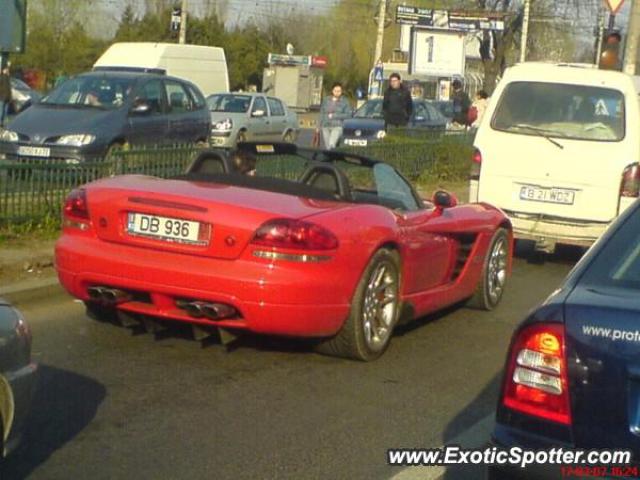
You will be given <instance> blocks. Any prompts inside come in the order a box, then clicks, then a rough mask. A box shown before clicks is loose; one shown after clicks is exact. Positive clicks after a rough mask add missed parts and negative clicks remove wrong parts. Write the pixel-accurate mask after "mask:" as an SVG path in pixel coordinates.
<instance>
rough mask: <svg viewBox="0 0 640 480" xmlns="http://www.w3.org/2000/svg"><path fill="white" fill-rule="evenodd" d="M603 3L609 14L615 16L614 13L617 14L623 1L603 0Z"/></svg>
mask: <svg viewBox="0 0 640 480" xmlns="http://www.w3.org/2000/svg"><path fill="white" fill-rule="evenodd" d="M604 3H606V4H607V8H608V9H609V11H610V12H611V14H612V15H615V14H616V13H618V10H620V7H621V6H622V4H623V3H624V0H604Z"/></svg>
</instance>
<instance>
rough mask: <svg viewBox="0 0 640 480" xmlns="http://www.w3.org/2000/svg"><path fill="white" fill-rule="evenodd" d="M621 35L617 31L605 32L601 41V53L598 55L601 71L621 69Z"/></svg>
mask: <svg viewBox="0 0 640 480" xmlns="http://www.w3.org/2000/svg"><path fill="white" fill-rule="evenodd" d="M621 43H622V35H620V32H618V31H610V32H607V33H606V34H605V36H604V38H603V39H602V53H601V54H600V61H599V65H598V66H599V67H600V68H601V69H603V70H620V69H621V65H622V62H621V58H620V56H621V53H622V52H621V51H620V50H621V47H620V44H621Z"/></svg>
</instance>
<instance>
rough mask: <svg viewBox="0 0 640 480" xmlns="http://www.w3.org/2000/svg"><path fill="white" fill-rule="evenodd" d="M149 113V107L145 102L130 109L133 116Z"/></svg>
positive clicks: (138, 103)
mask: <svg viewBox="0 0 640 480" xmlns="http://www.w3.org/2000/svg"><path fill="white" fill-rule="evenodd" d="M150 112H151V105H149V104H148V103H147V102H137V103H135V104H134V105H133V107H132V108H131V113H132V114H133V115H146V114H148V113H150Z"/></svg>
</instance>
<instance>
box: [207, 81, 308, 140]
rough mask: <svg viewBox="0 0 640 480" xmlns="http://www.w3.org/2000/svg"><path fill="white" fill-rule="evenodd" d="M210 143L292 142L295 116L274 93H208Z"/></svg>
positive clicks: (294, 134) (295, 132)
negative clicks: (269, 94)
mask: <svg viewBox="0 0 640 480" xmlns="http://www.w3.org/2000/svg"><path fill="white" fill-rule="evenodd" d="M207 105H208V106H209V110H210V111H211V144H212V145H213V146H216V147H233V146H235V145H236V144H237V143H238V142H245V141H254V142H259V141H268V142H274V141H285V142H292V143H293V142H295V140H296V137H297V135H298V116H297V115H296V114H295V113H294V112H292V111H291V110H289V109H288V108H287V106H286V105H285V104H284V103H283V102H282V101H281V100H280V99H277V98H274V97H269V96H266V95H263V94H261V93H221V94H215V95H211V96H209V97H207Z"/></svg>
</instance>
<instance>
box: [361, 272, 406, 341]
mask: <svg viewBox="0 0 640 480" xmlns="http://www.w3.org/2000/svg"><path fill="white" fill-rule="evenodd" d="M397 310H398V271H397V269H396V267H395V266H394V265H393V264H392V263H391V262H389V261H383V262H380V263H379V264H378V265H377V266H376V268H375V269H374V270H373V272H372V274H371V276H370V277H369V280H368V282H367V287H366V289H365V292H364V301H363V304H362V326H363V329H364V338H365V341H366V343H367V346H368V347H369V349H370V350H371V351H374V352H377V351H380V350H382V349H383V348H384V347H385V345H386V344H387V342H388V340H389V337H390V336H391V332H392V331H393V324H394V322H395V319H396V316H397Z"/></svg>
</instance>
